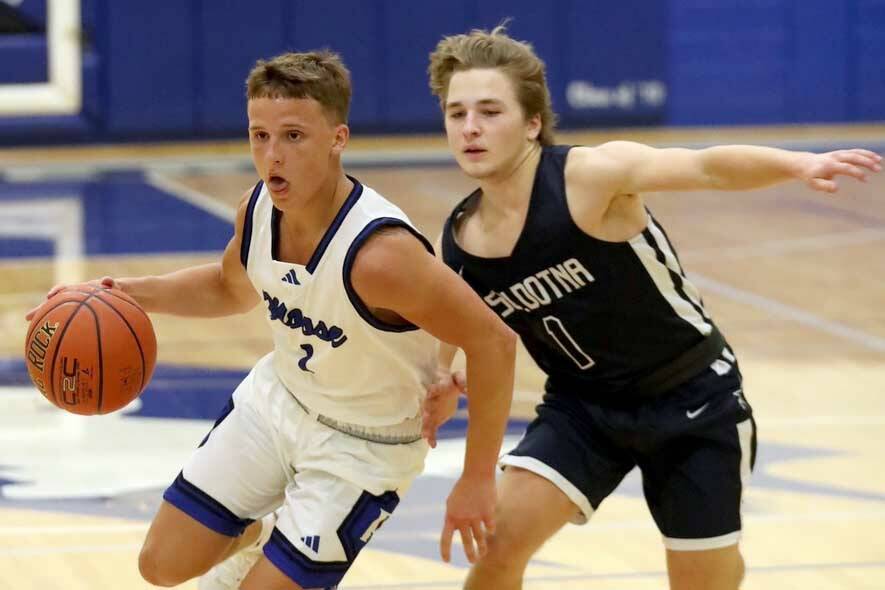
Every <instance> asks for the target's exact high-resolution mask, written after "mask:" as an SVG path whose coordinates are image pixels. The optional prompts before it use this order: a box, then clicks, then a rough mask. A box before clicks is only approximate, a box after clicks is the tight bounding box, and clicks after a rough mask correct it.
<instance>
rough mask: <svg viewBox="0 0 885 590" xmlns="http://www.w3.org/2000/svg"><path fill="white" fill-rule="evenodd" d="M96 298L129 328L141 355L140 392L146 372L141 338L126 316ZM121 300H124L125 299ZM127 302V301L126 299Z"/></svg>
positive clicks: (99, 298) (98, 298)
mask: <svg viewBox="0 0 885 590" xmlns="http://www.w3.org/2000/svg"><path fill="white" fill-rule="evenodd" d="M96 299H97V300H98V301H101V302H102V303H104V304H105V305H107V306H108V308H110V309H111V310H113V312H114V313H115V314H117V315H118V316H119V317H120V319H121V320H123V323H124V324H126V327H127V328H129V332H130V333H131V334H132V339H133V340H135V345H136V346H137V347H138V354H139V355H140V356H141V386H140V387H139V388H138V392H139V393H141V390H142V389H143V388H144V378H145V374H146V373H147V365H145V363H144V349H142V347H141V340H139V339H138V334H136V333H135V329H134V328H133V327H132V324H130V323H129V320H127V319H126V317H125V316H124V315H123V314H122V313H120V311H119V310H118V309H117V308H116V307H114V306H113V305H111V304H110V303H108V302H107V301H105V300H104V299H102V298H101V297H96ZM118 299H122V298H118ZM122 300H123V301H126V300H125V299H122ZM127 303H129V302H128V301H127ZM148 321H150V318H148Z"/></svg>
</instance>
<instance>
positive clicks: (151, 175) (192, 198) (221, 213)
mask: <svg viewBox="0 0 885 590" xmlns="http://www.w3.org/2000/svg"><path fill="white" fill-rule="evenodd" d="M145 181H146V182H147V184H149V185H151V186H153V187H154V188H157V189H159V190H161V191H163V192H166V193H169V194H170V195H172V196H173V197H177V198H179V199H181V200H182V201H184V202H185V203H189V204H191V205H193V206H194V207H198V208H200V209H202V210H203V211H206V212H207V213H210V214H212V215H214V216H215V217H218V218H219V219H222V220H224V221H227V222H228V223H233V222H234V220H235V219H236V216H237V210H236V208H235V207H231V206H229V205H225V204H224V203H222V202H220V201H219V200H218V199H215V198H212V197H211V196H209V195H207V194H205V193H202V192H200V191H198V190H195V189H192V188H190V187H189V186H186V185H184V184H182V183H180V182H178V181H175V180H172V179H171V178H169V177H168V176H166V175H164V174H162V173H160V172H156V171H151V172H148V173H147V174H145Z"/></svg>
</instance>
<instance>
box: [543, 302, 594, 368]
mask: <svg viewBox="0 0 885 590" xmlns="http://www.w3.org/2000/svg"><path fill="white" fill-rule="evenodd" d="M544 328H545V329H546V330H547V333H548V334H550V336H552V337H553V339H554V340H556V343H557V344H559V347H560V348H561V349H562V350H563V352H565V353H566V354H567V355H568V356H569V358H570V359H572V360H573V361H574V362H575V364H576V365H578V368H579V369H582V370H586V369H589V368H590V367H592V366H593V365H595V364H596V363H595V362H594V361H593V359H592V358H590V356H589V355H588V354H587V353H586V352H584V351H583V350H581V347H580V346H578V343H577V342H575V339H574V338H572V335H571V334H569V333H568V331H567V330H566V329H565V326H563V325H562V322H561V321H560V320H559V318H558V317H556V316H552V315H548V316H547V317H545V318H544Z"/></svg>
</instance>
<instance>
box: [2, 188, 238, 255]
mask: <svg viewBox="0 0 885 590" xmlns="http://www.w3.org/2000/svg"><path fill="white" fill-rule="evenodd" d="M58 203H64V204H67V205H69V206H70V207H69V208H68V209H67V211H74V212H78V213H79V214H80V215H81V217H82V223H79V224H77V223H75V221H74V220H73V219H70V218H69V219H67V220H66V219H64V218H62V219H55V218H50V216H51V215H53V214H55V212H56V208H54V205H56V204H58ZM16 206H17V208H14V207H16ZM71 207H72V208H71ZM0 210H2V211H4V215H3V217H5V218H6V219H5V221H2V220H0V259H3V258H17V257H33V256H52V255H53V254H54V253H55V248H54V240H52V239H50V238H47V237H46V236H44V235H40V234H41V233H42V230H43V229H45V227H46V226H47V225H50V224H51V225H52V227H53V228H56V232H57V233H60V232H71V233H72V234H76V233H79V234H80V235H81V236H82V243H83V252H82V254H85V255H107V254H111V255H120V254H146V253H151V254H162V253H171V252H207V251H219V250H223V249H224V246H225V245H226V244H227V242H228V240H229V239H230V236H231V226H230V224H229V223H227V222H225V221H223V220H221V219H218V218H217V217H214V216H212V215H208V214H207V213H206V212H205V211H203V210H201V209H199V208H197V207H195V206H194V205H191V204H189V203H186V202H184V201H182V200H181V199H178V198H176V197H174V196H172V195H170V194H168V193H166V192H164V191H162V190H160V189H158V188H156V187H154V186H151V185H150V184H149V183H148V182H147V181H146V179H145V175H144V173H142V172H140V171H123V172H104V173H98V174H95V175H93V176H90V177H89V178H87V179H84V180H74V181H71V180H58V181H53V180H44V181H37V182H0ZM7 211H12V212H15V211H21V213H18V214H17V215H21V216H24V215H25V214H27V216H28V219H27V220H25V219H24V218H22V219H21V221H22V223H20V224H15V225H13V224H12V221H13V220H14V218H13V217H12V215H16V213H7ZM62 215H63V216H64V214H62ZM41 219H42V220H43V222H44V223H43V224H41V222H40V220H41ZM25 223H27V224H28V225H33V232H32V233H33V234H36V235H31V236H29V235H27V233H28V232H27V230H26V229H24V227H23V226H24V224H25ZM22 234H24V235H22Z"/></svg>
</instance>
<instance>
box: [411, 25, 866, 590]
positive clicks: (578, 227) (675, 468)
mask: <svg viewBox="0 0 885 590" xmlns="http://www.w3.org/2000/svg"><path fill="white" fill-rule="evenodd" d="M429 74H430V86H431V88H432V90H433V93H434V94H435V95H436V96H437V97H438V98H439V100H440V103H441V106H442V110H443V113H444V118H445V128H446V134H447V136H448V143H449V148H450V149H451V151H452V153H453V154H454V156H455V159H456V160H457V162H458V164H459V166H460V167H461V169H462V170H463V171H464V172H465V173H466V174H468V175H469V176H471V177H472V178H475V179H476V180H477V182H478V183H479V188H478V189H477V190H476V191H475V192H473V193H472V194H470V195H469V196H468V197H467V198H466V199H464V200H463V201H462V202H461V203H460V204H459V205H458V206H457V207H456V208H455V210H454V211H453V213H452V214H451V216H450V217H449V219H448V220H447V222H446V224H445V227H444V230H443V234H442V237H441V252H442V255H443V258H444V260H445V262H446V264H448V265H449V266H450V267H451V268H453V269H454V270H456V271H457V272H458V273H459V274H461V275H462V276H463V278H464V279H465V280H466V281H467V282H468V283H469V284H470V285H471V286H472V287H473V289H474V290H475V291H476V292H477V293H478V294H479V295H480V296H482V297H483V299H484V300H485V302H486V303H487V304H488V306H489V307H490V308H492V309H493V310H494V311H495V312H496V313H497V314H498V315H499V316H500V317H501V318H502V319H503V320H504V321H506V322H507V324H508V325H509V326H510V327H511V328H513V329H514V330H515V331H516V332H517V333H518V334H519V335H520V337H521V338H522V342H523V343H524V344H525V347H526V349H527V350H528V352H529V353H530V354H531V356H532V357H533V358H534V360H535V361H536V362H537V364H538V365H539V367H540V368H541V369H542V370H543V371H544V372H545V373H546V375H547V377H548V378H547V382H546V387H545V390H546V392H545V395H544V398H543V401H542V403H541V404H540V405H539V406H538V408H537V411H538V415H537V417H536V419H535V420H534V421H533V422H532V423H531V424H530V425H529V427H528V429H527V432H526V434H525V436H524V438H523V439H522V441H521V442H520V443H519V445H518V446H517V447H516V449H514V450H513V451H511V452H510V453H509V454H507V455H505V456H504V457H503V458H502V459H501V461H500V463H501V465H502V467H503V468H504V473H503V476H502V478H501V481H500V482H499V487H498V490H499V496H498V505H497V512H496V515H497V530H496V532H495V533H494V534H493V535H492V536H491V539H490V543H489V549H488V552H487V553H486V554H485V556H484V557H482V558H481V559H480V560H479V561H478V562H477V563H476V564H475V565H474V566H473V568H472V570H471V571H470V574H469V576H468V579H467V582H466V586H465V587H466V588H469V589H472V590H477V589H481V590H486V589H488V588H494V589H495V590H512V589H517V588H521V587H522V577H523V572H524V570H525V567H526V565H527V563H528V561H529V559H530V558H531V556H532V554H533V553H535V551H537V550H538V548H539V547H541V545H542V544H543V543H544V542H545V541H546V540H547V539H549V538H550V537H551V536H552V535H553V534H554V533H556V532H557V531H558V530H559V529H560V528H561V527H562V526H563V525H565V524H566V523H567V522H574V523H584V522H586V521H587V519H589V518H590V517H591V515H592V514H593V512H594V510H596V509H597V508H598V507H599V505H600V503H601V502H602V501H603V500H604V499H605V498H606V497H607V496H608V495H609V494H610V493H611V492H612V491H613V490H614V489H615V488H616V487H617V485H618V484H619V483H620V482H621V480H622V479H623V478H624V476H625V475H626V474H627V473H628V472H629V471H630V470H631V469H632V468H633V467H634V466H637V465H638V466H639V468H640V469H641V471H642V476H643V487H644V492H645V497H646V500H647V503H648V506H649V508H650V510H651V513H652V516H653V517H654V519H655V522H656V523H657V525H658V528H659V529H660V531H661V534H662V535H663V540H664V545H665V547H666V554H667V565H668V571H669V580H670V587H671V588H672V589H674V590H683V589H704V590H720V589H721V590H724V589H735V588H737V587H738V585H739V584H740V581H741V579H742V577H743V572H744V565H743V561H742V558H741V555H740V553H739V551H738V540H739V537H740V530H741V520H740V510H739V508H740V500H741V492H742V489H743V486H744V484H745V482H746V480H747V477H748V475H749V471H750V468H751V466H752V464H753V459H754V447H755V427H754V423H753V417H752V410H751V408H750V406H749V405H748V403H747V401H746V398H745V397H744V394H743V389H742V386H741V375H740V372H739V370H738V366H737V362H736V360H735V356H734V353H733V351H732V350H731V348H730V347H729V346H728V344H727V342H726V341H725V339H724V337H723V336H722V334H721V333H720V332H719V330H718V329H717V328H716V325H715V324H714V322H713V320H712V319H711V318H710V315H709V313H708V312H707V310H706V309H705V308H704V305H703V303H702V301H701V297H700V295H699V294H698V290H697V289H696V288H695V286H694V285H693V284H692V283H691V282H690V281H689V280H688V279H687V278H686V275H685V271H684V270H683V268H682V266H681V264H680V262H679V259H678V258H677V257H676V253H675V252H674V251H673V247H672V245H671V243H670V241H669V239H668V238H667V235H666V234H665V232H664V230H663V229H662V228H661V226H660V224H659V223H658V222H657V221H656V220H655V219H654V217H652V215H651V213H650V212H649V211H648V210H647V209H646V207H645V205H644V203H643V198H642V194H643V193H646V192H651V191H674V190H691V189H721V190H742V189H752V188H757V187H763V186H766V185H771V184H775V183H779V182H785V181H788V180H793V179H797V180H801V181H803V182H805V183H806V184H807V185H808V186H809V187H810V188H812V189H815V190H819V191H824V192H828V193H832V192H835V191H836V190H837V184H836V177H837V176H841V175H844V176H850V177H854V178H857V179H860V180H863V179H864V177H865V175H866V174H867V172H868V171H876V172H878V171H879V170H880V165H879V162H880V161H881V158H880V157H879V156H878V155H876V154H874V153H872V152H869V151H866V150H860V149H856V150H840V151H836V152H831V153H827V154H819V155H818V154H811V153H800V152H789V151H783V150H778V149H770V148H765V147H750V146H722V147H713V148H709V149H703V150H697V151H695V150H687V149H654V148H651V147H648V146H645V145H640V144H637V143H630V142H626V141H618V142H612V143H606V144H603V145H600V146H597V147H569V146H557V145H553V127H554V120H555V116H554V114H553V111H552V108H551V101H550V94H549V90H548V88H547V84H546V80H545V75H544V64H543V63H542V62H541V60H540V59H539V58H538V57H537V56H536V55H535V54H534V52H533V49H532V48H531V46H529V45H527V44H525V43H522V42H518V41H515V40H513V39H512V38H510V37H509V36H507V35H506V33H505V31H504V30H503V28H501V27H499V28H497V29H495V30H494V31H492V32H491V33H488V32H485V31H473V32H471V33H470V34H467V35H458V36H451V37H446V38H444V39H442V41H441V42H440V43H439V45H438V46H437V48H436V51H435V52H434V53H433V54H432V55H431V58H430V67H429ZM454 353H455V349H454V347H452V346H448V345H443V347H442V349H441V351H440V365H441V371H443V370H444V369H448V368H449V367H450V366H451V362H452V358H453V356H454ZM467 384H469V385H468V386H469V388H470V395H469V397H470V400H471V402H472V393H473V384H472V383H470V380H469V379H467ZM460 390H465V383H464V381H463V378H462V377H460V376H458V375H445V376H444V378H442V379H441V380H440V381H439V382H438V383H437V384H435V385H434V386H433V387H432V388H431V391H430V394H429V396H428V398H427V399H426V401H425V422H424V433H425V436H426V437H427V439H428V441H429V442H431V444H435V429H436V427H437V426H438V425H439V424H441V423H442V422H443V421H445V419H447V418H448V417H449V416H450V415H451V414H452V412H453V411H454V406H455V402H456V398H457V394H458V392H459V391H460ZM465 391H466V390H465ZM480 395H482V392H481V393H480ZM448 557H449V547H448V545H447V544H444V546H443V559H445V560H448Z"/></svg>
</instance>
